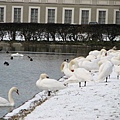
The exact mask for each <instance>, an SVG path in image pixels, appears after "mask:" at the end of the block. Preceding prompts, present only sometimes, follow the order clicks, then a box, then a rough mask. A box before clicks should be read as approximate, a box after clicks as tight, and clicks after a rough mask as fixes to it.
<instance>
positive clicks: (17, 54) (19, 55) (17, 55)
mask: <svg viewBox="0 0 120 120" xmlns="http://www.w3.org/2000/svg"><path fill="white" fill-rule="evenodd" d="M11 56H12V57H23V56H24V55H23V54H19V53H15V54H11Z"/></svg>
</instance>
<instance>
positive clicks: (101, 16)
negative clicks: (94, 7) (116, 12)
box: [98, 11, 106, 24]
mask: <svg viewBox="0 0 120 120" xmlns="http://www.w3.org/2000/svg"><path fill="white" fill-rule="evenodd" d="M105 17H106V11H99V18H98V23H99V24H105Z"/></svg>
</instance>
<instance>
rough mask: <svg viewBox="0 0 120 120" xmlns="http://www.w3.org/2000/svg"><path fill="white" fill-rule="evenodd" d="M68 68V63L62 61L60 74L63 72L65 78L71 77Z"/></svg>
mask: <svg viewBox="0 0 120 120" xmlns="http://www.w3.org/2000/svg"><path fill="white" fill-rule="evenodd" d="M68 66H69V63H68V62H66V61H64V62H63V63H62V64H61V66H60V70H61V72H63V73H64V75H65V76H66V77H67V78H69V77H71V76H72V74H73V73H72V71H70V69H69V68H68Z"/></svg>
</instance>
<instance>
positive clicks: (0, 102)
mask: <svg viewBox="0 0 120 120" xmlns="http://www.w3.org/2000/svg"><path fill="white" fill-rule="evenodd" d="M13 92H16V93H17V94H18V95H19V91H18V89H17V87H12V88H11V89H10V90H9V92H8V100H9V101H8V100H6V99H5V98H2V97H0V106H14V105H15V103H14V100H13V97H12V93H13Z"/></svg>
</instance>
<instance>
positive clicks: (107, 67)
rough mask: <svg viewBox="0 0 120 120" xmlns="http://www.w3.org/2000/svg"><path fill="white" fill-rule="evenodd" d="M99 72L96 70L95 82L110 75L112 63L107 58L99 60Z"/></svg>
mask: <svg viewBox="0 0 120 120" xmlns="http://www.w3.org/2000/svg"><path fill="white" fill-rule="evenodd" d="M99 65H100V67H99V72H98V79H97V82H100V81H103V80H104V79H105V78H106V82H107V79H108V76H110V74H111V73H112V71H113V66H114V65H113V63H112V62H111V61H109V60H102V61H100V62H99Z"/></svg>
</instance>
